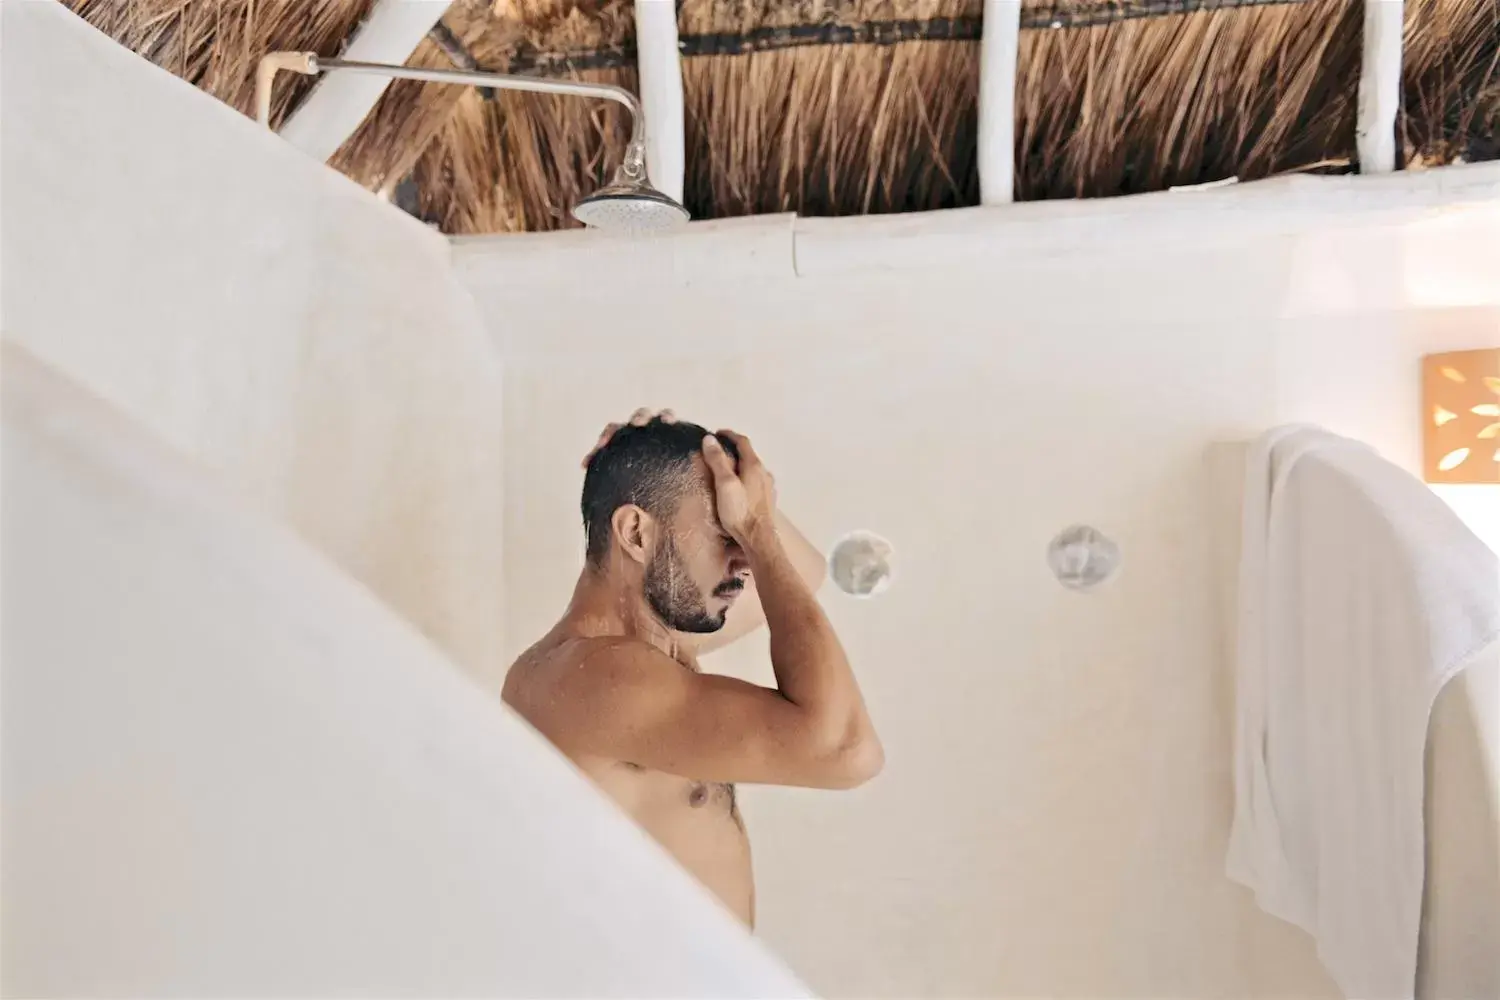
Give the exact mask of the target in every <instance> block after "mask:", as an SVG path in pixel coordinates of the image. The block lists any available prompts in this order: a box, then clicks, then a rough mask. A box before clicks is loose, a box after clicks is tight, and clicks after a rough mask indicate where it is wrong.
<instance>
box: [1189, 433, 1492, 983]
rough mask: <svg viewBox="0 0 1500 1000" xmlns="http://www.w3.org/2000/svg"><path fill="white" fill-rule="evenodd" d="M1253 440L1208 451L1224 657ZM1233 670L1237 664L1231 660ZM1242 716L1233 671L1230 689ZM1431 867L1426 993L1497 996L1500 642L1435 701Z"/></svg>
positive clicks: (1225, 698)
mask: <svg viewBox="0 0 1500 1000" xmlns="http://www.w3.org/2000/svg"><path fill="white" fill-rule="evenodd" d="M1248 451H1249V445H1248V443H1246V442H1239V441H1234V442H1228V441H1226V442H1220V443H1217V444H1215V445H1213V446H1211V447H1210V448H1209V450H1208V453H1207V455H1206V461H1207V463H1208V466H1209V483H1210V484H1211V489H1212V490H1213V508H1212V509H1213V510H1214V512H1215V513H1214V519H1213V525H1212V526H1213V544H1214V549H1215V566H1216V573H1215V582H1216V590H1217V594H1216V604H1217V606H1218V609H1219V628H1220V636H1221V643H1222V648H1223V650H1224V652H1223V656H1222V659H1221V662H1223V663H1225V664H1233V663H1234V661H1235V634H1234V622H1235V620H1236V617H1237V614H1236V602H1237V599H1238V593H1237V591H1238V588H1239V555H1240V553H1239V545H1240V536H1241V527H1240V524H1241V522H1240V514H1241V510H1242V503H1243V497H1244V482H1245V460H1246V456H1247V454H1248ZM1226 673H1232V668H1231V669H1230V670H1228V671H1226ZM1221 701H1222V705H1223V708H1224V711H1225V712H1226V713H1227V715H1228V717H1230V718H1232V717H1233V711H1234V706H1233V679H1232V677H1226V678H1225V679H1224V687H1223V692H1222V695H1221ZM1425 810H1426V827H1427V829H1426V834H1427V872H1426V879H1425V886H1424V893H1423V905H1422V937H1421V945H1420V954H1419V958H1418V963H1417V997H1418V998H1419V1000H1441V998H1451V997H1481V996H1495V995H1497V993H1496V991H1497V990H1500V950H1497V949H1496V948H1495V947H1494V942H1495V941H1496V940H1497V939H1500V643H1495V644H1492V645H1491V646H1490V647H1489V648H1488V649H1486V650H1483V651H1481V652H1480V653H1478V654H1477V655H1475V656H1474V657H1473V658H1472V659H1471V660H1470V662H1469V663H1468V664H1467V665H1466V666H1465V667H1464V668H1463V669H1462V670H1461V671H1459V673H1458V674H1457V675H1456V676H1455V677H1454V678H1453V679H1452V680H1450V681H1449V682H1448V683H1447V684H1446V685H1445V686H1444V687H1443V690H1442V692H1441V693H1440V694H1439V696H1438V698H1437V701H1436V702H1435V703H1434V705H1433V709H1432V717H1431V721H1430V722H1429V726H1428V746H1427V789H1426V794H1425Z"/></svg>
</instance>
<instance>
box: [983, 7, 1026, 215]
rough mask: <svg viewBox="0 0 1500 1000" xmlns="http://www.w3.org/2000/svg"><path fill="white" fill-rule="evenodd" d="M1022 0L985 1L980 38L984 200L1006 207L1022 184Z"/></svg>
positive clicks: (990, 203) (986, 203)
mask: <svg viewBox="0 0 1500 1000" xmlns="http://www.w3.org/2000/svg"><path fill="white" fill-rule="evenodd" d="M1020 44H1021V0H984V30H983V33H982V34H981V36H980V41H979V202H980V204H982V205H1005V204H1008V203H1009V202H1011V201H1012V200H1013V199H1014V197H1015V187H1016V51H1017V49H1018V48H1019V47H1020Z"/></svg>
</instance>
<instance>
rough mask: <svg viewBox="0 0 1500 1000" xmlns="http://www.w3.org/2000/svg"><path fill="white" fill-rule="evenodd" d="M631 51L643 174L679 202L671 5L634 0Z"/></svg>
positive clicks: (676, 63) (679, 136)
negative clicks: (642, 134)
mask: <svg viewBox="0 0 1500 1000" xmlns="http://www.w3.org/2000/svg"><path fill="white" fill-rule="evenodd" d="M635 47H636V59H637V61H638V68H639V72H640V95H641V107H642V109H643V111H644V114H645V119H646V172H647V173H648V174H650V175H651V183H653V184H655V185H656V188H657V190H659V191H661V192H662V193H663V194H665V195H666V196H667V197H669V198H671V199H673V200H675V201H678V202H680V201H682V185H683V171H684V170H685V167H686V153H685V151H684V140H683V112H682V58H681V56H680V55H679V54H678V51H677V4H676V2H675V0H635Z"/></svg>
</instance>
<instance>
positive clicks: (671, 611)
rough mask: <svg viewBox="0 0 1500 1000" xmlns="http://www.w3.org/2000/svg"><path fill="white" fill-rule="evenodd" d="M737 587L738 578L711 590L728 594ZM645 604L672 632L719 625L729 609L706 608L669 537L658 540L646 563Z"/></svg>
mask: <svg viewBox="0 0 1500 1000" xmlns="http://www.w3.org/2000/svg"><path fill="white" fill-rule="evenodd" d="M741 587H742V585H741V584H740V582H739V581H738V580H733V581H727V580H726V581H725V582H724V583H722V584H720V585H719V587H718V589H717V590H716V591H715V593H722V594H724V595H725V596H729V595H731V594H733V593H736V592H738V591H739V590H740V589H741ZM646 603H647V604H649V605H651V610H652V611H654V612H656V616H657V617H658V618H660V619H661V620H662V624H664V625H666V626H667V628H669V629H671V630H672V631H674V632H692V633H696V634H700V635H701V634H704V633H708V632H717V631H719V629H721V628H723V627H724V616H725V615H726V614H727V613H728V611H729V609H728V608H727V607H726V608H725V609H724V610H722V611H720V612H718V613H717V614H714V613H712V612H710V611H709V610H708V607H707V605H705V604H704V602H703V598H702V596H701V595H700V594H699V593H698V592H697V590H696V588H694V587H693V581H692V576H691V574H689V573H688V569H687V565H686V563H685V562H684V560H683V558H682V553H681V552H679V551H678V549H677V544H676V543H675V542H674V541H673V540H672V538H671V536H668V537H666V538H663V539H662V542H661V546H660V548H658V549H657V550H656V554H655V555H654V556H652V558H651V562H650V563H649V564H648V565H647V566H646Z"/></svg>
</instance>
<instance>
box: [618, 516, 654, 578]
mask: <svg viewBox="0 0 1500 1000" xmlns="http://www.w3.org/2000/svg"><path fill="white" fill-rule="evenodd" d="M609 524H610V528H611V529H612V531H613V534H614V538H615V544H617V545H619V546H620V548H621V550H623V551H624V553H625V555H626V556H628V557H629V558H631V559H633V560H634V561H636V562H638V563H640V564H641V565H642V566H644V565H645V564H646V562H647V560H649V559H650V558H651V551H652V549H654V548H655V547H656V532H657V524H656V519H655V518H654V517H652V516H651V515H650V514H647V513H646V512H645V511H644V510H642V509H641V508H639V507H637V506H636V505H635V504H624V505H622V506H620V507H618V508H616V510H615V513H614V516H612V517H611V518H610V519H609Z"/></svg>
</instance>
